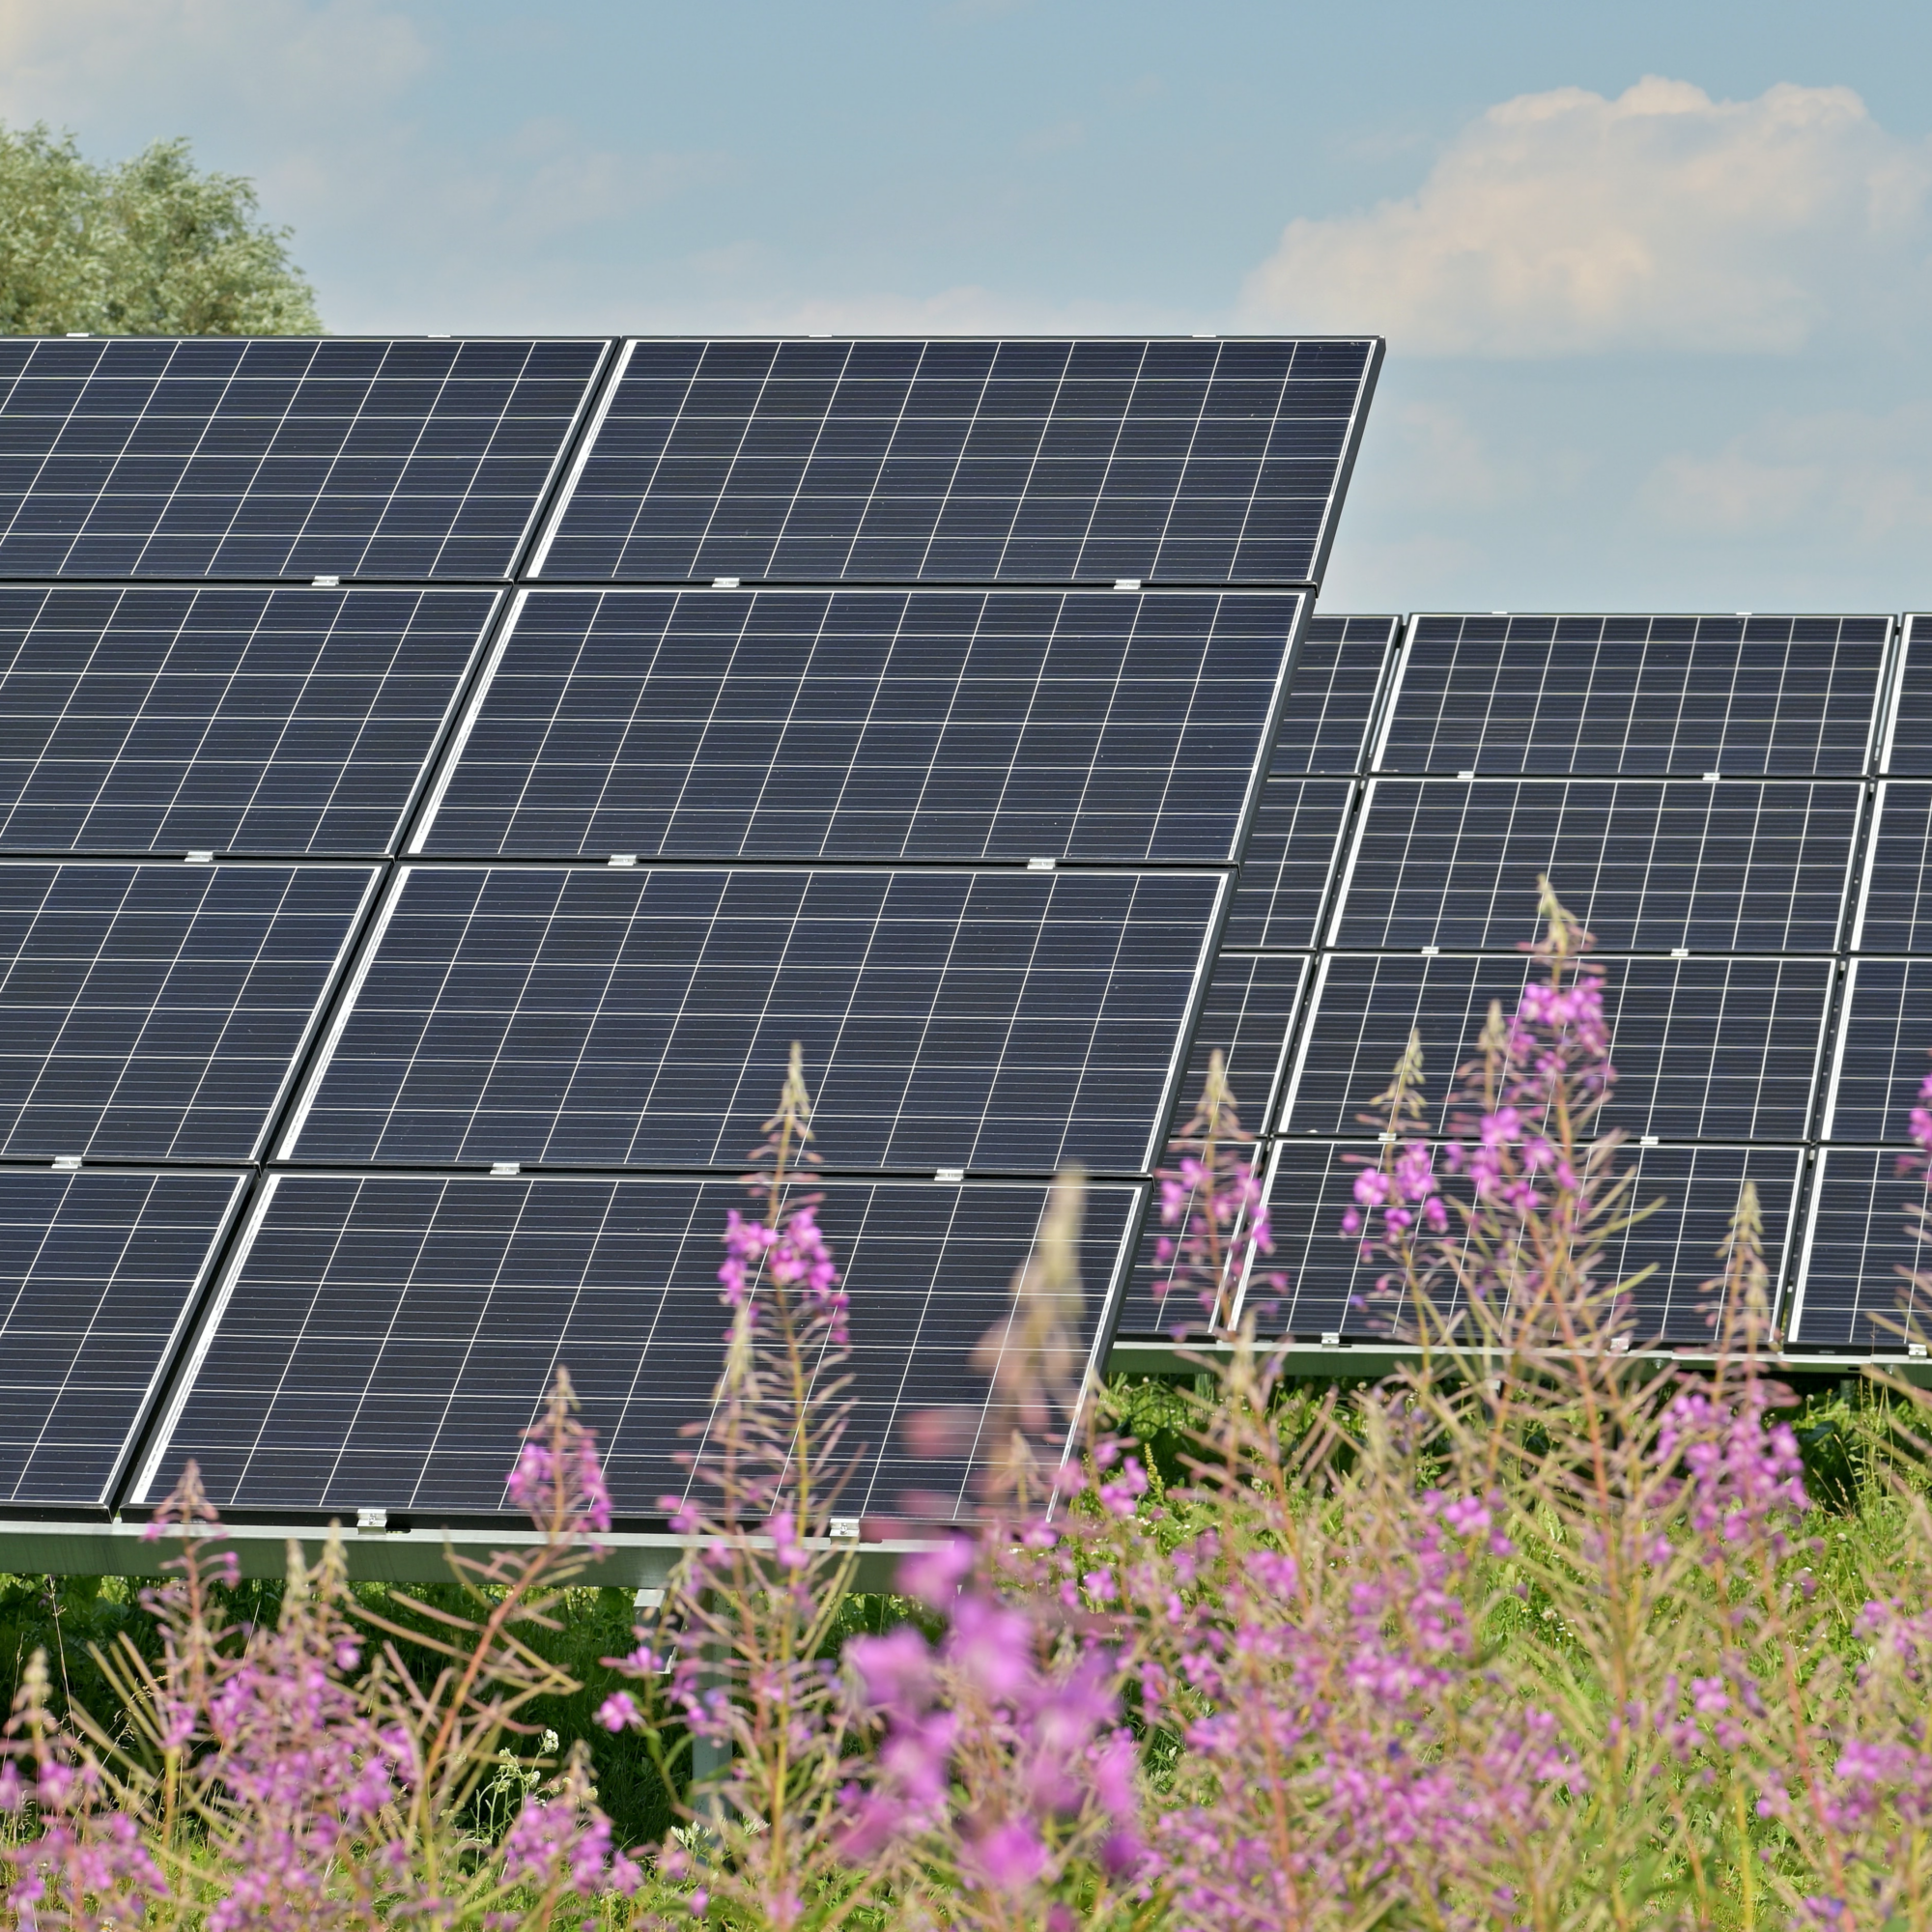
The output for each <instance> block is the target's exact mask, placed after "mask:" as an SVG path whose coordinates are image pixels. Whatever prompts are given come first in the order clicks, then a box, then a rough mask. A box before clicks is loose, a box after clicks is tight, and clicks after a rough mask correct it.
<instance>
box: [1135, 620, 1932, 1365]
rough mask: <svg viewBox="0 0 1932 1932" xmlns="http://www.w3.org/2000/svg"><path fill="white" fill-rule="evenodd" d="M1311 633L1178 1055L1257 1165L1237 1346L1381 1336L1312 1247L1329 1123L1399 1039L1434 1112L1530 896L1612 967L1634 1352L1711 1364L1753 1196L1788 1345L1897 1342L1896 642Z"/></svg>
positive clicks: (1360, 1302) (1340, 1169) (1367, 1284)
mask: <svg viewBox="0 0 1932 1932" xmlns="http://www.w3.org/2000/svg"><path fill="white" fill-rule="evenodd" d="M1317 627H1318V629H1319V630H1320V631H1321V634H1322V635H1325V636H1328V637H1331V638H1332V639H1335V643H1334V645H1333V649H1334V650H1335V652H1336V653H1337V656H1338V658H1341V657H1346V658H1347V659H1348V660H1349V668H1348V670H1347V672H1346V674H1345V673H1343V672H1341V671H1339V670H1338V669H1336V668H1332V667H1331V668H1329V669H1328V670H1327V672H1326V674H1325V675H1324V674H1323V673H1322V672H1321V669H1320V668H1318V663H1317V660H1316V658H1315V656H1314V654H1313V653H1312V652H1311V653H1308V654H1306V655H1305V656H1304V660H1303V666H1302V668H1301V669H1300V670H1299V671H1298V672H1297V675H1296V682H1295V686H1294V688H1293V690H1292V692H1291V696H1290V706H1289V712H1288V717H1287V719H1286V720H1285V722H1284V729H1283V734H1282V739H1281V741H1280V744H1279V746H1278V750H1277V755H1276V760H1275V766H1274V770H1275V773H1276V776H1275V777H1273V778H1272V779H1271V780H1270V783H1269V801H1270V803H1271V804H1272V805H1273V817H1272V827H1273V829H1272V831H1270V813H1269V810H1268V807H1267V806H1264V810H1263V813H1262V814H1261V816H1260V817H1259V818H1258V821H1257V829H1256V836H1255V838H1253V840H1252V841H1251V842H1250V845H1249V848H1248V861H1247V865H1246V867H1245V868H1244V871H1243V874H1242V882H1241V891H1240V893H1239V895H1237V910H1236V917H1235V919H1234V921H1233V922H1232V923H1231V924H1230V926H1229V930H1228V933H1227V935H1226V938H1225V941H1224V948H1223V951H1222V952H1221V954H1220V956H1219V958H1218V959H1217V962H1216V966H1215V973H1214V986H1215V989H1216V991H1215V997H1213V998H1210V1002H1209V1006H1208V1014H1207V1016H1206V1019H1205V1020H1204V1026H1203V1029H1202V1032H1201V1034H1200V1036H1199V1037H1198V1038H1197V1043H1196V1049H1195V1059H1196V1062H1197V1063H1199V1062H1201V1061H1202V1060H1203V1059H1204V1058H1205V1054H1206V1051H1207V1048H1208V1043H1209V1039H1208V1035H1209V1031H1210V1029H1211V1028H1213V1027H1215V1026H1218V1027H1219V1029H1220V1037H1221V1039H1222V1041H1223V1043H1224V1044H1226V1045H1228V1046H1229V1047H1230V1048H1231V1049H1232V1052H1231V1073H1232V1078H1233V1084H1234V1086H1235V1089H1236V1094H1237V1095H1238V1096H1239V1098H1240V1099H1241V1101H1242V1103H1243V1112H1244V1116H1245V1118H1246V1119H1247V1121H1248V1123H1249V1124H1250V1125H1251V1126H1258V1127H1259V1128H1261V1129H1262V1131H1263V1133H1264V1143H1263V1147H1262V1150H1261V1154H1262V1158H1263V1159H1264V1161H1265V1162H1266V1163H1267V1165H1268V1170H1269V1177H1270V1179H1269V1195H1270V1205H1271V1216H1272V1221H1273V1226H1274V1230H1275V1234H1276V1238H1277V1256H1276V1260H1275V1264H1274V1265H1275V1266H1276V1267H1278V1268H1279V1269H1280V1270H1281V1272H1282V1273H1283V1274H1285V1275H1286V1277H1287V1279H1288V1289H1287V1293H1286V1298H1285V1300H1283V1299H1281V1298H1280V1297H1274V1298H1273V1299H1274V1305H1273V1306H1272V1307H1271V1312H1270V1313H1269V1315H1268V1316H1267V1318H1266V1319H1267V1321H1279V1322H1280V1323H1281V1324H1282V1325H1283V1326H1285V1327H1286V1329H1287V1330H1288V1332H1290V1333H1292V1334H1293V1335H1295V1336H1297V1337H1300V1338H1305V1339H1307V1340H1311V1341H1316V1340H1321V1339H1324V1338H1327V1339H1337V1340H1341V1341H1345V1342H1346V1341H1348V1340H1350V1339H1362V1338H1366V1337H1368V1336H1370V1335H1373V1334H1377V1333H1387V1332H1388V1331H1389V1329H1390V1327H1391V1326H1392V1325H1394V1324H1397V1323H1399V1321H1400V1320H1401V1311H1400V1310H1399V1309H1396V1308H1392V1307H1387V1306H1382V1305H1379V1304H1378V1300H1377V1296H1376V1294H1375V1280H1376V1276H1377V1275H1378V1272H1379V1270H1378V1266H1377V1265H1375V1264H1364V1263H1362V1262H1361V1260H1360V1258H1359V1255H1358V1253H1357V1251H1356V1248H1355V1245H1354V1243H1352V1242H1350V1241H1349V1240H1347V1239H1345V1238H1344V1237H1343V1236H1341V1234H1340V1232H1339V1224H1340V1220H1341V1215H1342V1211H1343V1208H1345V1207H1346V1206H1347V1204H1348V1199H1349V1192H1350V1187H1351V1185H1352V1181H1353V1169H1352V1167H1350V1165H1349V1162H1348V1159H1347V1156H1348V1155H1349V1154H1350V1153H1351V1152H1361V1151H1365V1150H1367V1149H1369V1148H1372V1147H1373V1145H1374V1143H1373V1138H1372V1137H1370V1136H1369V1135H1368V1134H1367V1133H1366V1130H1365V1128H1364V1127H1363V1125H1362V1123H1361V1122H1360V1119H1359V1116H1360V1114H1361V1113H1362V1111H1363V1109H1364V1108H1365V1107H1366V1105H1367V1103H1368V1101H1369V1100H1370V1099H1371V1098H1372V1096H1373V1095H1374V1094H1377V1093H1378V1092H1379V1091H1380V1090H1381V1088H1383V1087H1384V1086H1385V1085H1386V1084H1387V1081H1388V1079H1389V1076H1390V1074H1391V1072H1392V1070H1393V1067H1394V1065H1395V1062H1396V1060H1397V1058H1398V1057H1399V1056H1400V1054H1401V1052H1402V1050H1403V1048H1404V1046H1405V1044H1406V1041H1407V1038H1408V1036H1409V1032H1410V1029H1411V1028H1413V1029H1415V1030H1416V1031H1417V1032H1418V1033H1419V1034H1420V1036H1421V1038H1422V1042H1423V1053H1424V1064H1425V1068H1426V1070H1427V1073H1428V1075H1429V1078H1430V1094H1431V1097H1432V1099H1433V1101H1434V1102H1435V1105H1436V1107H1437V1108H1438V1109H1439V1107H1440V1105H1441V1102H1442V1100H1443V1099H1444V1097H1445V1095H1446V1089H1447V1086H1448V1083H1449V1080H1450V1077H1451V1075H1452V1074H1453V1070H1454V1068H1455V1067H1456V1066H1457V1065H1459V1064H1460V1063H1461V1062H1462V1061H1463V1059H1464V1058H1466V1057H1467V1056H1468V1055H1469V1054H1470V1052H1472V1051H1473V1049H1474V1046H1475V1042H1476V1038H1477V1036H1478V1034H1479V1032H1480V1029H1481V1026H1482V1022H1483V1018H1484V1015H1485V1014H1486V1012H1487V1010H1488V1008H1489V1005H1490V1003H1491V1001H1492V1000H1498V999H1499V1000H1501V1001H1503V1002H1504V1004H1505V1006H1506V1007H1507V1006H1509V1005H1511V1004H1513V1003H1514V1001H1515V999H1516V998H1517V996H1518V995H1519V993H1520V989H1521V986H1522V984H1523V980H1524V975H1525V972H1526V970H1527V968H1526V964H1525V962H1524V960H1523V959H1522V957H1521V955H1520V952H1518V951H1517V950H1516V949H1517V947H1518V944H1519V942H1520V941H1521V940H1524V939H1526V938H1528V937H1529V936H1530V935H1531V932H1532V928H1533V925H1534V922H1535V912H1536V881H1537V877H1538V875H1539V874H1540V873H1548V875H1549V877H1550V878H1551V880H1552V882H1553V883H1554V885H1555V887H1556V890H1557V892H1558V894H1559V895H1560V896H1561V897H1562V898H1563V899H1564V901H1565V902H1566V904H1568V905H1569V907H1570V908H1571V910H1572V911H1573V912H1575V913H1576V914H1577V916H1578V917H1579V918H1581V919H1582V920H1583V921H1584V922H1585V923H1587V924H1588V925H1589V926H1590V927H1591V929H1592V930H1593V931H1594V932H1595V933H1596V935H1597V938H1598V941H1599V949H1600V950H1599V954H1598V956H1599V957H1600V958H1601V959H1602V960H1603V961H1604V963H1605V967H1606V969H1607V973H1608V980H1607V984H1606V989H1605V990H1606V1002H1605V1004H1606V1012H1607V1015H1608V1017H1609V1019H1610V1021H1611V1024H1612V1028H1613V1045H1612V1059H1613V1061H1614V1063H1615V1065H1616V1066H1617V1068H1618V1073H1619V1079H1618V1083H1617V1087H1616V1092H1615V1097H1614V1100H1613V1102H1612V1105H1611V1107H1610V1110H1609V1112H1608V1115H1607V1117H1606V1118H1607V1120H1608V1121H1609V1122H1611V1123H1614V1124H1617V1125H1620V1126H1622V1127H1623V1128H1624V1129H1625V1130H1626V1132H1627V1133H1628V1134H1629V1135H1630V1136H1631V1139H1632V1141H1633V1143H1634V1147H1633V1151H1632V1159H1633V1160H1634V1165H1635V1167H1636V1169H1637V1174H1638V1180H1637V1193H1638V1197H1639V1198H1640V1199H1643V1200H1649V1199H1653V1198H1661V1199H1662V1201H1663V1203H1664V1206H1663V1207H1662V1208H1661V1209H1660V1210H1659V1211H1658V1212H1657V1213H1656V1214H1655V1215H1653V1216H1652V1217H1651V1218H1650V1219H1649V1220H1647V1221H1645V1222H1643V1223H1641V1224H1640V1225H1638V1226H1637V1227H1635V1228H1634V1229H1632V1230H1630V1231H1629V1232H1628V1234H1627V1235H1625V1236H1622V1237H1621V1240H1622V1246H1621V1248H1620V1250H1619V1252H1618V1253H1617V1254H1615V1255H1613V1256H1612V1257H1611V1260H1612V1262H1613V1263H1614V1264H1616V1265H1617V1266H1618V1268H1619V1269H1620V1270H1621V1271H1624V1272H1629V1271H1633V1270H1634V1269H1635V1268H1637V1267H1640V1266H1642V1265H1644V1264H1649V1263H1655V1264H1657V1270H1656V1272H1655V1274H1653V1275H1652V1276H1651V1278H1650V1279H1649V1280H1648V1281H1647V1282H1646V1283H1645V1284H1643V1285H1642V1286H1641V1287H1640V1288H1639V1289H1638V1290H1637V1291H1636V1293H1635V1302H1634V1318H1635V1327H1636V1330H1637V1332H1638V1334H1639V1335H1640V1336H1643V1337H1645V1338H1651V1339H1661V1340H1663V1341H1666V1342H1674V1343H1678V1344H1683V1345H1689V1346H1695V1345H1697V1344H1699V1343H1701V1342H1703V1341H1706V1340H1707V1339H1708V1337H1709V1333H1710V1330H1709V1327H1708V1324H1707V1321H1706V1316H1707V1313H1708V1311H1707V1309H1706V1308H1705V1306H1704V1305H1703V1300H1702V1298H1701V1297H1700V1293H1699V1290H1700V1285H1701V1284H1702V1283H1703V1282H1704V1281H1705V1280H1707V1279H1708V1278H1709V1277H1710V1276H1711V1275H1712V1274H1713V1273H1714V1272H1715V1271H1716V1255H1715V1251H1716V1249H1717V1247H1718V1245H1719V1242H1720V1241H1721V1240H1722V1238H1723V1236H1724V1233H1725V1230H1726V1227H1727V1224H1728V1220H1729V1216H1730V1213H1731V1210H1732V1208H1734V1206H1735V1204H1736V1199H1737V1191H1738V1187H1739V1184H1740V1182H1741V1181H1742V1180H1743V1179H1746V1178H1749V1179H1752V1180H1754V1181H1755V1182H1756V1184H1757V1186H1758V1189H1759V1192H1760V1196H1761V1198H1762V1201H1763V1204H1764V1208H1765V1217H1766V1233H1767V1242H1768V1246H1769V1250H1770V1260H1771V1264H1772V1267H1773V1272H1774V1278H1775V1280H1776V1283H1777V1286H1778V1292H1779V1294H1780V1296H1781V1311H1780V1312H1781V1315H1782V1319H1783V1323H1784V1331H1785V1333H1786V1335H1787V1337H1788V1339H1789V1341H1790V1342H1791V1344H1792V1345H1793V1346H1795V1347H1796V1348H1798V1349H1800V1350H1804V1349H1810V1350H1825V1351H1832V1350H1847V1349H1849V1350H1872V1349H1877V1350H1886V1349H1898V1348H1902V1347H1903V1346H1904V1341H1903V1336H1902V1334H1901V1333H1900V1331H1899V1329H1898V1327H1897V1325H1896V1324H1897V1321H1898V1296H1899V1292H1900V1286H1901V1285H1900V1283H1899V1280H1898V1278H1897V1267H1898V1264H1901V1263H1907V1264H1909V1263H1911V1262H1912V1261H1913V1259H1914V1251H1913V1245H1912V1243H1911V1241H1910V1239H1909V1237H1908V1236H1907V1234H1906V1232H1905V1223H1904V1213H1905V1207H1906V1204H1907V1202H1908V1199H1918V1198H1922V1193H1923V1187H1922V1183H1921V1182H1920V1181H1919V1180H1918V1179H1915V1178H1912V1177H1901V1176H1900V1175H1899V1174H1898V1172H1897V1159H1898V1154H1899V1152H1900V1151H1902V1150H1903V1149H1904V1148H1905V1147H1906V1146H1907V1145H1908V1126H1909V1114H1910V1110H1911V1108H1912V1106H1913V1105H1914V1103H1915V1101H1916V1098H1917V1094H1918V1084H1919V1082H1920V1081H1921V1080H1922V1079H1923V1078H1924V1077H1925V1075H1926V1074H1927V1073H1928V1072H1929V1071H1932V1062H1928V1061H1927V1059H1926V1054H1927V1050H1928V1049H1932V1019H1927V1018H1925V1017H1922V1016H1923V1015H1925V1014H1928V1013H1932V884H1929V883H1928V872H1927V864H1928V857H1932V784H1927V783H1925V782H1923V781H1922V778H1923V777H1925V776H1932V634H1928V632H1927V630H1926V620H1925V619H1924V618H1921V617H1908V618H1906V619H1905V620H1904V622H1903V624H1902V625H1899V624H1896V623H1894V621H1893V620H1891V619H1889V618H1885V617H1856V616H1845V617H1803V618H1788V617H1770V616H1748V617H1746V616H1731V617H1662V616H1658V617H1643V616H1634V617H1586V616H1577V617H1538V616H1523V615H1500V614H1498V615H1493V616H1466V617H1456V616H1430V615H1420V616H1416V617H1413V618H1411V619H1410V620H1409V621H1408V623H1407V624H1406V627H1403V626H1399V625H1397V624H1396V623H1395V622H1394V620H1390V619H1366V618H1356V619H1350V620H1346V621H1345V620H1340V619H1326V620H1323V619H1318V620H1317ZM1338 691H1339V692H1342V693H1345V694H1346V702H1344V703H1343V704H1342V705H1341V706H1340V707H1339V708H1338V706H1337V702H1336V694H1337V692H1338ZM1324 744H1325V745H1326V746H1328V747H1329V749H1328V750H1327V751H1326V752H1325V753H1321V754H1320V755H1318V754H1317V753H1316V749H1315V748H1316V747H1318V746H1321V745H1324ZM1343 770H1346V771H1347V772H1348V773H1349V776H1347V777H1346V778H1344V777H1341V776H1339V773H1340V772H1341V771H1343ZM1317 771H1320V772H1321V773H1324V774H1325V773H1329V772H1335V773H1337V774H1338V776H1337V777H1336V778H1335V779H1333V780H1325V779H1324V780H1317V779H1315V778H1313V777H1312V776H1311V777H1303V776H1300V775H1301V774H1302V773H1304V772H1306V773H1310V774H1312V773H1315V772H1317ZM1291 774H1293V775H1294V776H1290V775H1291ZM1323 783H1328V784H1332V785H1333V787H1334V789H1333V791H1332V793H1330V792H1327V791H1324V790H1322V789H1321V788H1320V787H1321V784H1323ZM1277 798H1278V799H1279V802H1278V803H1275V801H1276V800H1277ZM1921 906H1923V907H1924V908H1925V913H1924V917H1923V923H1921ZM1264 964H1266V965H1267V966H1268V967H1269V968H1270V970H1269V971H1268V972H1267V973H1266V975H1265V977H1264V980H1262V979H1261V978H1260V976H1262V971H1263V968H1264ZM1258 982H1259V983H1264V985H1265V987H1266V988H1267V991H1268V994H1269V996H1270V997H1269V998H1268V999H1266V1000H1264V1001H1260V1002H1258V1001H1256V1000H1255V999H1254V997H1253V995H1252V991H1251V989H1252V988H1253V987H1254V986H1255V985H1256V984H1257V983H1258ZM1291 988H1292V990H1291ZM1283 1015H1286V1018H1285V1020H1284V1018H1283ZM1436 1118H1439V1114H1438V1115H1437V1116H1436ZM1154 1278H1155V1276H1154V1270H1153V1269H1152V1267H1151V1264H1149V1262H1148V1258H1147V1257H1145V1256H1144V1257H1143V1264H1142V1266H1141V1267H1140V1268H1139V1270H1138V1271H1137V1276H1136V1281H1135V1285H1134V1289H1133V1292H1132V1293H1131V1294H1130V1296H1129V1298H1128V1301H1127V1304H1126V1307H1125V1311H1124V1316H1123V1321H1122V1332H1124V1333H1134V1332H1139V1333H1156V1332H1161V1331H1162V1330H1163V1329H1165V1328H1166V1327H1167V1326H1168V1325H1169V1324H1170V1323H1172V1322H1173V1321H1175V1316H1174V1314H1173V1313H1172V1312H1171V1311H1169V1310H1167V1309H1165V1308H1163V1307H1162V1305H1161V1304H1160V1303H1159V1302H1158V1301H1157V1300H1156V1299H1155V1298H1154V1297H1153V1295H1152V1293H1151V1285H1152V1282H1153V1280H1154Z"/></svg>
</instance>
